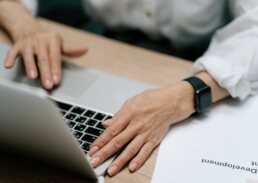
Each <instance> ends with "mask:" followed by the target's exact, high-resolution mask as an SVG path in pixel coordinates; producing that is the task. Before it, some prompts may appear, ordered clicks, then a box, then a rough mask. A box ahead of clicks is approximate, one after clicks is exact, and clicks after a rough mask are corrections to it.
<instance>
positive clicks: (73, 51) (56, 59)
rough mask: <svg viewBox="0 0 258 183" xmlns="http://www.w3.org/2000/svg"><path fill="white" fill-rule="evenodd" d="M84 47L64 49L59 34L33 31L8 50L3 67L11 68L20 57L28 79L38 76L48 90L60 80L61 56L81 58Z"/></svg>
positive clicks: (84, 51)
mask: <svg viewBox="0 0 258 183" xmlns="http://www.w3.org/2000/svg"><path fill="white" fill-rule="evenodd" d="M87 50H88V49H87V48H86V47H84V46H79V47H66V46H65V45H64V41H63V39H62V38H61V36H60V35H59V34H57V33H56V32H50V31H43V30H39V31H35V32H33V33H30V34H26V35H23V36H20V37H19V38H18V39H17V40H16V41H15V43H14V45H13V46H12V48H11V49H10V50H9V52H8V54H7V57H6V59H5V67H6V68H12V67H13V66H14V64H15V61H16V58H17V57H22V60H23V62H24V65H25V70H26V74H27V76H28V77H29V79H36V78H38V76H39V75H40V78H41V82H42V86H43V87H44V88H45V89H47V90H50V89H52V88H53V87H54V86H55V85H58V84H59V83H60V81H61V78H62V71H61V70H62V69H61V67H62V55H65V56H68V57H78V56H82V55H84V54H85V53H86V52H87Z"/></svg>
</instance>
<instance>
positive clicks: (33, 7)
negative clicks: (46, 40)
mask: <svg viewBox="0 0 258 183" xmlns="http://www.w3.org/2000/svg"><path fill="white" fill-rule="evenodd" d="M21 2H22V3H23V4H24V5H25V6H26V7H27V8H28V10H29V11H30V12H32V13H33V15H35V14H36V13H37V9H38V1H37V0H21Z"/></svg>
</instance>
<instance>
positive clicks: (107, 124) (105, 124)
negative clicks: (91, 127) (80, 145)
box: [102, 119, 113, 128]
mask: <svg viewBox="0 0 258 183" xmlns="http://www.w3.org/2000/svg"><path fill="white" fill-rule="evenodd" d="M112 121H113V120H112V119H108V120H106V121H103V122H102V126H103V127H104V128H108V127H109V126H110V125H111V124H112Z"/></svg>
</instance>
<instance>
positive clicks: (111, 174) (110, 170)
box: [108, 165, 118, 176]
mask: <svg viewBox="0 0 258 183" xmlns="http://www.w3.org/2000/svg"><path fill="white" fill-rule="evenodd" d="M117 169H118V167H117V166H116V165H112V166H111V167H110V168H109V169H108V175H110V176H113V175H115V174H116V171H117Z"/></svg>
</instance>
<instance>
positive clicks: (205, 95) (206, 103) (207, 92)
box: [184, 76, 212, 115]
mask: <svg viewBox="0 0 258 183" xmlns="http://www.w3.org/2000/svg"><path fill="white" fill-rule="evenodd" d="M184 81H187V82H188V83H190V84H191V85H192V87H193V88H194V91H195V96H194V103H195V104H194V105H195V110H196V112H195V113H194V114H195V115H196V114H197V115H200V114H201V113H202V112H203V111H204V110H205V109H207V108H208V107H210V106H211V105H212V94H211V87H209V86H208V85H206V83H205V82H203V81H202V80H201V79H200V78H197V77H194V76H193V77H189V78H187V79H185V80H184Z"/></svg>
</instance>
